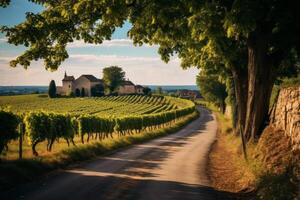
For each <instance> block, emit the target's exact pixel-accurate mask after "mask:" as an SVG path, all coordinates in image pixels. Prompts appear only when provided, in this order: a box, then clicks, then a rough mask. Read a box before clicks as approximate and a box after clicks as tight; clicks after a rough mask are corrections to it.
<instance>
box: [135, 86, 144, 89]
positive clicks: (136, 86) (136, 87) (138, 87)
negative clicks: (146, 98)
mask: <svg viewBox="0 0 300 200" xmlns="http://www.w3.org/2000/svg"><path fill="white" fill-rule="evenodd" d="M135 87H136V88H142V89H144V87H143V86H141V85H136V86H135Z"/></svg>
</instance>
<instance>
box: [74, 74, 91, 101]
mask: <svg viewBox="0 0 300 200" xmlns="http://www.w3.org/2000/svg"><path fill="white" fill-rule="evenodd" d="M77 88H78V89H79V90H80V93H81V90H82V88H84V92H85V94H84V96H86V97H90V96H91V82H90V81H89V80H88V79H87V78H85V77H79V78H78V79H76V80H75V81H74V84H73V92H74V94H75V91H76V89H77Z"/></svg>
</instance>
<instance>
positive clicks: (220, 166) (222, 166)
mask: <svg viewBox="0 0 300 200" xmlns="http://www.w3.org/2000/svg"><path fill="white" fill-rule="evenodd" d="M199 103H201V104H202V105H204V106H206V107H208V108H209V109H211V110H213V111H214V112H215V114H216V116H217V120H218V123H219V131H218V135H217V137H218V138H217V142H216V143H215V144H214V145H213V148H212V151H211V153H210V155H209V168H208V169H209V172H208V173H209V175H210V178H211V181H212V184H213V187H215V188H216V189H218V190H222V191H226V192H229V193H231V194H232V197H233V198H234V199H267V200H268V199H270V200H289V199H291V200H292V199H300V193H299V185H300V183H299V180H297V178H296V177H295V173H294V172H295V168H294V167H293V166H291V165H290V164H289V162H290V161H291V160H293V159H295V156H293V155H292V156H291V149H290V147H289V144H288V142H287V138H284V137H283V135H284V134H282V133H281V134H279V133H276V132H275V131H273V130H269V129H266V130H265V131H264V133H263V135H262V137H261V139H260V141H259V142H258V144H257V143H250V144H247V151H248V161H245V159H244V158H243V154H242V149H241V139H240V137H238V136H236V135H235V134H234V133H233V131H232V123H231V120H230V119H229V118H227V117H225V116H224V115H223V114H221V113H220V112H218V110H217V109H216V107H214V105H212V104H210V103H207V102H199Z"/></svg>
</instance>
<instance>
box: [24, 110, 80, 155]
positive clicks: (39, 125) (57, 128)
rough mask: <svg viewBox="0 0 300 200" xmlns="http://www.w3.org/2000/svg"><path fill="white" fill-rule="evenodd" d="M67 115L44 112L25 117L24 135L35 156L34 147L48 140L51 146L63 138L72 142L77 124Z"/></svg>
mask: <svg viewBox="0 0 300 200" xmlns="http://www.w3.org/2000/svg"><path fill="white" fill-rule="evenodd" d="M74 122H75V121H74V120H72V117H71V116H69V115H63V114H54V113H45V112H31V113H28V114H26V115H25V117H24V123H25V127H26V134H27V138H28V141H29V143H30V144H31V145H32V150H33V153H34V154H35V155H38V154H37V152H36V150H35V146H36V145H37V144H38V143H40V142H43V141H45V140H48V141H49V142H50V146H49V147H48V148H49V149H48V150H51V146H52V144H53V142H54V141H55V140H56V139H59V138H64V139H66V140H68V139H70V140H72V139H73V138H74V134H75V131H76V130H75V129H74V128H76V127H77V124H73V123H74Z"/></svg>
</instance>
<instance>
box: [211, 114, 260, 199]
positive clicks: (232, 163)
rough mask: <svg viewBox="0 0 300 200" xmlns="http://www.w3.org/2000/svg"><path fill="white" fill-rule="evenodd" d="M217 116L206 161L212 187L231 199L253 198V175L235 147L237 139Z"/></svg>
mask: <svg viewBox="0 0 300 200" xmlns="http://www.w3.org/2000/svg"><path fill="white" fill-rule="evenodd" d="M217 116H218V114H217ZM218 118H219V119H218V124H219V130H218V132H217V140H216V142H215V143H214V145H213V146H212V149H211V152H210V154H209V162H208V175H209V177H210V180H211V184H212V187H213V188H215V189H217V190H219V191H223V192H225V193H227V194H228V195H229V196H230V197H232V198H233V199H255V198H254V196H253V191H254V181H255V176H254V175H253V174H252V172H251V171H250V170H249V169H248V167H247V166H246V164H245V161H244V160H243V157H242V155H241V152H240V150H239V148H237V147H238V146H240V145H239V140H238V139H237V137H236V136H234V135H233V134H232V132H231V129H230V128H228V127H229V126H227V125H226V124H224V121H223V122H222V119H221V120H220V116H219V117H218ZM225 123H226V122H225ZM226 126H227V128H226Z"/></svg>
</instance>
